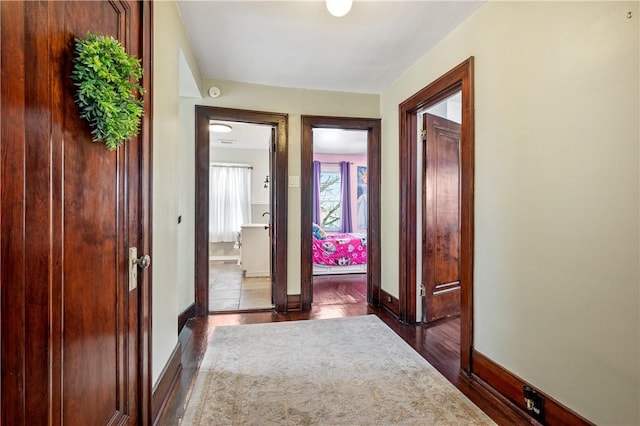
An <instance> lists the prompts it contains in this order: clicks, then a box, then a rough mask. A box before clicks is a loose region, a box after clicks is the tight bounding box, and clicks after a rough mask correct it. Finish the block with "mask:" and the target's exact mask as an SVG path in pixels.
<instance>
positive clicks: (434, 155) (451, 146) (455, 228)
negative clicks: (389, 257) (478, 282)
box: [422, 114, 460, 322]
mask: <svg viewBox="0 0 640 426" xmlns="http://www.w3.org/2000/svg"><path fill="white" fill-rule="evenodd" d="M423 129H426V139H424V140H423V151H422V152H424V153H425V155H424V160H423V166H424V167H423V194H425V196H424V197H423V247H424V250H423V253H425V259H424V260H423V272H422V274H423V283H424V286H425V289H426V294H425V297H424V299H423V321H424V322H429V321H434V320H437V319H440V318H444V317H448V316H453V315H458V314H459V313H460V268H459V263H460V125H459V124H458V123H454V122H452V121H449V120H446V119H444V118H441V117H436V116H433V115H430V114H424V117H423Z"/></svg>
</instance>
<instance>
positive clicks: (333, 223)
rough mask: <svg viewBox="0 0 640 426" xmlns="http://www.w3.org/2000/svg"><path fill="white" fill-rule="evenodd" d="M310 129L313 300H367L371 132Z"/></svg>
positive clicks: (347, 301)
mask: <svg viewBox="0 0 640 426" xmlns="http://www.w3.org/2000/svg"><path fill="white" fill-rule="evenodd" d="M312 131H313V224H312V233H311V240H312V253H313V254H312V272H313V277H312V287H311V288H312V297H313V303H314V304H316V305H318V304H351V303H366V302H367V211H368V202H367V198H368V194H367V186H368V176H367V131H366V130H345V129H325V128H315V129H313V130H312ZM304 229H305V228H303V231H304Z"/></svg>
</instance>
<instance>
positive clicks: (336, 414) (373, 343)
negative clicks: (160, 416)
mask: <svg viewBox="0 0 640 426" xmlns="http://www.w3.org/2000/svg"><path fill="white" fill-rule="evenodd" d="M182 424H183V425H202V426H204V425H207V426H209V425H492V424H494V423H493V422H492V421H491V419H489V417H487V416H486V415H485V414H484V413H483V412H482V411H481V410H480V409H479V408H477V407H476V406H475V405H474V404H473V403H472V402H471V401H469V400H468V399H467V398H466V397H465V396H464V395H463V394H462V393H461V392H460V391H458V389H456V388H455V387H454V386H453V385H452V384H451V383H449V382H448V381H447V380H446V379H445V378H444V377H443V376H442V375H441V374H440V373H439V372H438V371H437V370H436V369H435V368H434V367H433V366H431V365H430V364H429V363H428V362H426V361H425V360H424V359H423V358H422V357H421V356H420V355H419V354H418V353H417V352H416V351H414V350H413V348H411V347H410V346H409V345H408V344H407V343H405V342H404V341H403V340H402V339H401V338H400V337H399V336H398V335H396V334H395V333H394V332H393V331H392V330H391V329H390V328H389V327H387V325H385V324H384V323H383V322H382V321H381V320H380V319H379V318H378V317H376V316H374V315H367V316H360V317H350V318H339V319H324V320H312V321H292V322H279V323H268V324H252V325H237V326H227V327H217V328H216V329H215V331H214V334H213V339H212V341H211V343H210V345H209V348H208V349H207V352H206V354H205V357H204V360H203V361H202V365H201V366H200V371H199V373H198V377H197V379H196V385H195V387H194V390H193V394H192V395H191V398H190V401H189V403H188V406H187V410H186V412H185V417H184V419H183V421H182Z"/></svg>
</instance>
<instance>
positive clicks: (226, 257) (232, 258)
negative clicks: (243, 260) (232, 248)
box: [209, 255, 240, 261]
mask: <svg viewBox="0 0 640 426" xmlns="http://www.w3.org/2000/svg"><path fill="white" fill-rule="evenodd" d="M209 260H238V261H239V260H240V256H238V255H236V256H233V255H232V256H209Z"/></svg>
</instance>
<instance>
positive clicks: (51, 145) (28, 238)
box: [0, 1, 144, 425]
mask: <svg viewBox="0 0 640 426" xmlns="http://www.w3.org/2000/svg"><path fill="white" fill-rule="evenodd" d="M141 7H142V6H141V3H138V2H117V1H114V2H104V1H101V2H62V1H52V2H46V1H43V2H2V3H1V9H0V17H1V19H2V21H1V29H0V30H1V47H0V54H1V55H2V79H1V85H2V95H1V98H0V100H1V103H0V105H1V106H0V124H1V125H2V141H1V145H0V156H1V159H2V168H1V176H0V184H1V189H2V199H1V200H0V201H1V204H0V218H1V221H0V223H1V224H2V225H1V226H2V236H3V237H2V251H1V259H2V266H3V267H2V270H1V271H0V287H1V296H2V322H1V324H2V329H1V331H2V336H1V343H2V346H1V351H2V382H1V384H2V405H1V418H2V424H12V425H20V424H34V422H36V423H40V422H42V423H50V424H96V425H98V424H107V423H110V422H114V423H119V424H125V423H129V424H135V423H137V422H138V418H139V415H138V413H139V409H140V407H139V405H140V402H139V398H138V397H139V394H140V391H139V386H138V377H139V371H138V367H139V362H144V361H143V360H141V359H140V355H139V347H140V346H139V341H138V329H139V316H138V303H139V294H140V290H139V289H136V290H133V291H131V292H129V290H128V247H129V246H138V247H140V248H141V249H142V248H143V247H142V246H141V244H140V243H141V234H142V228H141V227H140V226H141V225H140V223H141V214H142V209H141V205H142V204H141V198H140V195H141V193H140V178H141V174H140V158H141V157H140V153H139V150H140V147H141V142H140V140H141V139H139V138H135V139H133V140H131V141H128V142H126V143H125V145H124V146H122V147H121V148H119V149H118V150H117V151H115V152H110V151H108V150H107V149H106V147H105V146H104V145H102V144H97V143H93V142H92V141H91V134H90V129H89V128H88V126H87V124H86V123H85V122H84V121H83V120H82V119H80V118H79V117H78V109H77V107H76V105H75V103H74V101H73V95H74V91H75V90H74V86H73V84H72V82H71V80H70V78H69V76H70V74H71V69H72V58H73V46H74V40H73V39H74V37H82V36H84V35H85V34H86V33H87V31H91V32H94V33H98V34H107V35H112V36H114V37H116V38H117V39H119V40H120V42H121V43H122V44H123V45H124V46H125V49H126V50H127V51H128V52H129V53H133V54H135V55H136V56H138V57H140V56H141V52H142V45H141V42H142V40H141V37H142V34H143V32H142V31H141V30H140V25H141V13H142V12H141ZM9 122H11V123H12V125H11V126H5V123H9ZM5 236H10V238H9V239H5ZM140 276H142V274H140ZM16 290H17V291H16ZM16 337H19V338H16ZM25 385H26V386H25ZM47 419H49V421H48V422H47Z"/></svg>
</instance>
